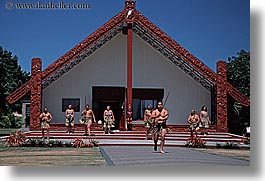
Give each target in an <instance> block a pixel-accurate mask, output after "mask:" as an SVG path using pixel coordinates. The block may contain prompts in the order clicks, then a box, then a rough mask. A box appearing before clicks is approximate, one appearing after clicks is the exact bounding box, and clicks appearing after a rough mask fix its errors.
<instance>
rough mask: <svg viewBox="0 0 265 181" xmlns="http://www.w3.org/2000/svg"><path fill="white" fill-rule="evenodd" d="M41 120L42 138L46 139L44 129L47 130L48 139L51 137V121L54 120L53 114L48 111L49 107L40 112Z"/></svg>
mask: <svg viewBox="0 0 265 181" xmlns="http://www.w3.org/2000/svg"><path fill="white" fill-rule="evenodd" d="M40 120H41V132H42V138H41V139H44V131H45V130H47V139H49V129H50V125H49V124H50V121H51V120H52V115H51V113H50V112H49V111H48V108H47V107H45V108H44V111H43V112H42V113H41V114H40Z"/></svg>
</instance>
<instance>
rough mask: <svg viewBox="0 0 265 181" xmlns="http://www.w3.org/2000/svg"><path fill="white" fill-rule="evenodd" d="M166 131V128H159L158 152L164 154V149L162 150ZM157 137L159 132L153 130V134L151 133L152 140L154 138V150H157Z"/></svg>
mask: <svg viewBox="0 0 265 181" xmlns="http://www.w3.org/2000/svg"><path fill="white" fill-rule="evenodd" d="M166 133H167V130H166V129H162V130H161V137H160V149H159V151H160V153H162V154H164V153H165V151H164V145H165V136H166ZM158 139H159V133H158V132H155V133H154V135H153V140H154V143H155V145H154V150H155V151H157V142H158Z"/></svg>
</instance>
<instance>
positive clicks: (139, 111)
mask: <svg viewBox="0 0 265 181" xmlns="http://www.w3.org/2000/svg"><path fill="white" fill-rule="evenodd" d="M157 102H158V101H157V100H140V99H133V120H137V119H144V111H145V109H146V108H147V105H148V104H150V105H151V107H152V109H156V104H157Z"/></svg>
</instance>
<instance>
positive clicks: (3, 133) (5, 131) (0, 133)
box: [0, 128, 18, 135]
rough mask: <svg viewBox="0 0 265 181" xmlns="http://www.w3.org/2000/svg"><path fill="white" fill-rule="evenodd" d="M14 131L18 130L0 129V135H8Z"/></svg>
mask: <svg viewBox="0 0 265 181" xmlns="http://www.w3.org/2000/svg"><path fill="white" fill-rule="evenodd" d="M16 130H18V128H0V135H9V134H10V133H11V132H15V131H16Z"/></svg>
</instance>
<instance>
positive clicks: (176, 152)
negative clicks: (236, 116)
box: [100, 146, 250, 166]
mask: <svg viewBox="0 0 265 181" xmlns="http://www.w3.org/2000/svg"><path fill="white" fill-rule="evenodd" d="M100 150H101V153H102V155H103V156H104V158H105V160H106V161H107V163H108V165H109V166H154V165H175V166H212V165H213V166H250V162H249V161H247V160H242V159H237V158H233V157H228V156H220V155H214V154H210V153H203V152H201V151H198V150H196V149H193V148H183V147H165V151H166V153H165V154H161V153H160V152H158V151H156V152H155V151H154V150H153V147H152V146H102V147H100ZM158 150H159V147H158Z"/></svg>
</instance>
